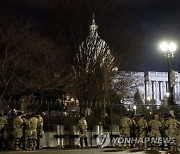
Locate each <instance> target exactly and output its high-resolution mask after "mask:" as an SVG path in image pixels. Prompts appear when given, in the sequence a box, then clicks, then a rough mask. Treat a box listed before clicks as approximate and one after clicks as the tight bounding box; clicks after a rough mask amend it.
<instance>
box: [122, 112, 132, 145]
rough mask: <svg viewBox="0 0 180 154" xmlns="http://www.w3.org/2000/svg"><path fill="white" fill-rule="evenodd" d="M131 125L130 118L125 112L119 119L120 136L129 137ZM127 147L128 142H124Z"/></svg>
mask: <svg viewBox="0 0 180 154" xmlns="http://www.w3.org/2000/svg"><path fill="white" fill-rule="evenodd" d="M131 125H132V121H131V119H130V118H128V115H127V114H126V115H125V116H124V117H123V118H122V119H121V120H120V128H121V130H120V133H121V135H122V137H124V138H129V137H130V127H131ZM126 145H127V147H129V144H126Z"/></svg>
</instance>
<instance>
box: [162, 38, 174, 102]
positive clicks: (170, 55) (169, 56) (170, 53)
mask: <svg viewBox="0 0 180 154" xmlns="http://www.w3.org/2000/svg"><path fill="white" fill-rule="evenodd" d="M160 49H161V51H162V52H163V53H164V58H165V61H166V63H167V67H168V93H169V97H168V105H174V104H175V103H174V97H173V90H174V88H173V87H174V85H172V84H171V80H172V79H171V66H172V63H173V59H174V53H175V51H176V49H177V46H176V44H175V43H174V42H169V43H168V42H165V41H164V42H162V43H161V44H160Z"/></svg>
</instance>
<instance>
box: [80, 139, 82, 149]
mask: <svg viewBox="0 0 180 154" xmlns="http://www.w3.org/2000/svg"><path fill="white" fill-rule="evenodd" d="M80 146H81V148H83V138H80Z"/></svg>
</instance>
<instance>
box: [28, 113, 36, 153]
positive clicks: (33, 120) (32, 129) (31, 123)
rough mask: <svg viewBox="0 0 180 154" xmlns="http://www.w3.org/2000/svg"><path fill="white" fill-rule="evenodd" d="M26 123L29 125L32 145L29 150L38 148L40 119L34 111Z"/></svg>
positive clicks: (29, 139)
mask: <svg viewBox="0 0 180 154" xmlns="http://www.w3.org/2000/svg"><path fill="white" fill-rule="evenodd" d="M26 123H27V125H28V130H27V134H28V142H29V145H30V147H29V149H28V150H36V140H37V125H38V119H37V118H36V117H35V115H34V114H33V113H32V114H31V118H30V119H29V120H27V122H26Z"/></svg>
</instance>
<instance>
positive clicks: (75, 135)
mask: <svg viewBox="0 0 180 154" xmlns="http://www.w3.org/2000/svg"><path fill="white" fill-rule="evenodd" d="M69 129H70V130H69V146H70V147H72V148H74V147H77V146H78V147H79V130H78V126H75V125H74V126H70V128H69Z"/></svg>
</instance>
